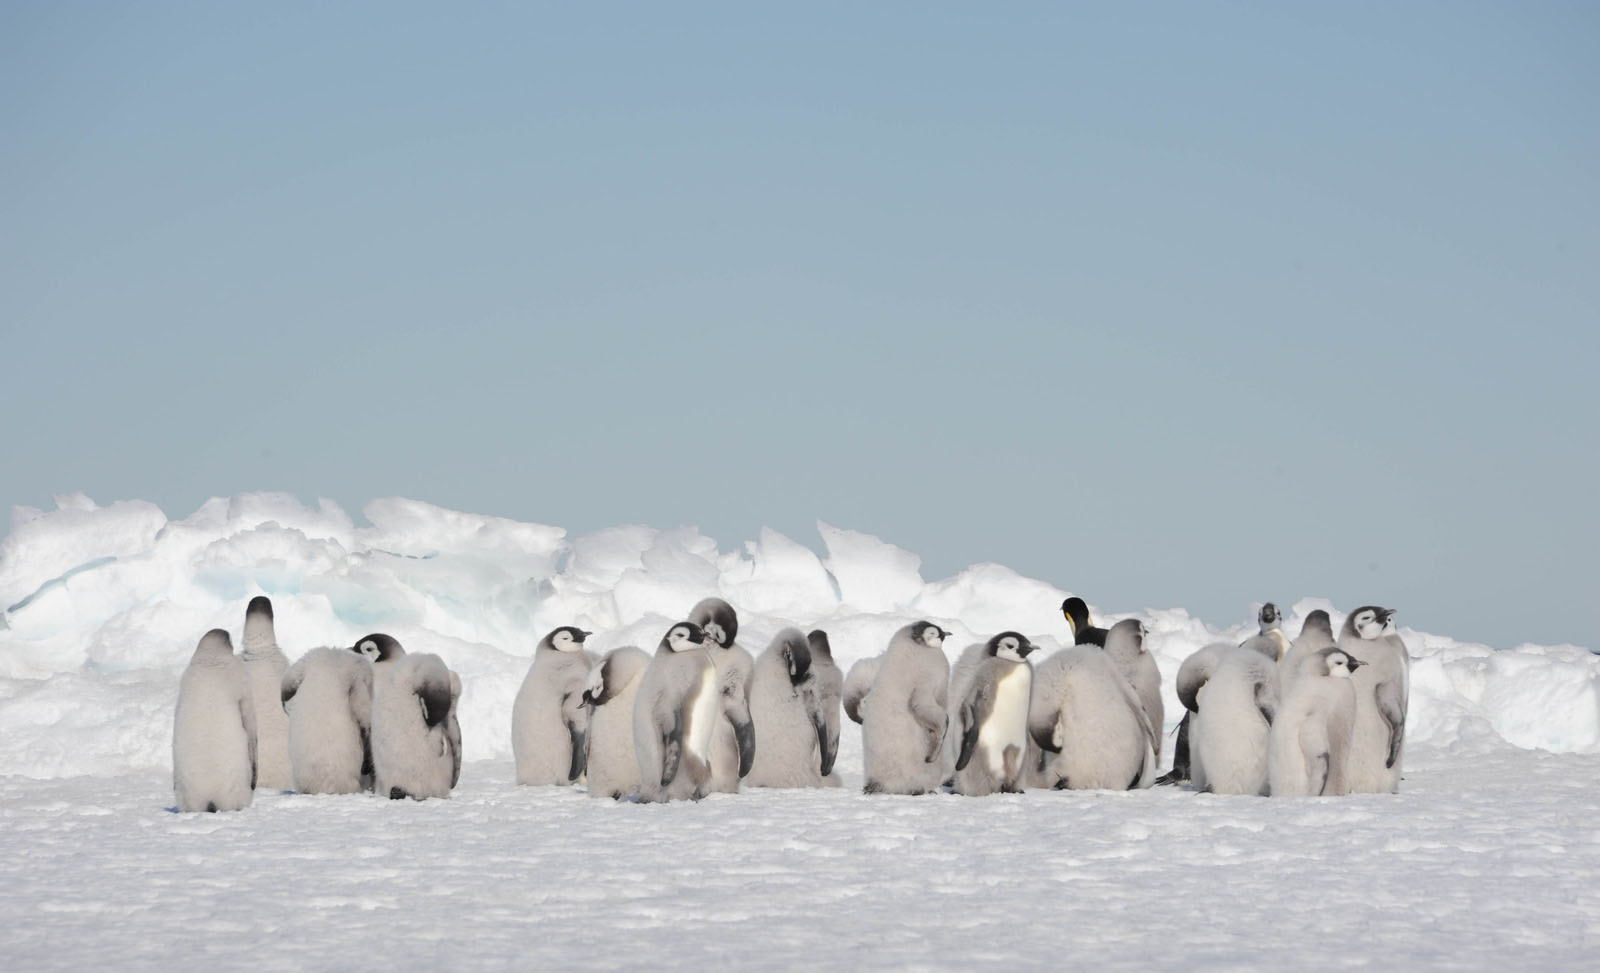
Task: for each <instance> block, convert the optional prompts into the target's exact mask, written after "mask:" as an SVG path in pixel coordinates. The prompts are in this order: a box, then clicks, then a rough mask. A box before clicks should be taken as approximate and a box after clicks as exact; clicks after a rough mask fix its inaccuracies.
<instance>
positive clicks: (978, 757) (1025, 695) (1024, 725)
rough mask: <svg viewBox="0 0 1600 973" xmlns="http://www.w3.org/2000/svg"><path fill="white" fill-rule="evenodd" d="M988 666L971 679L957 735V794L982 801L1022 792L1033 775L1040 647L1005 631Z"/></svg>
mask: <svg viewBox="0 0 1600 973" xmlns="http://www.w3.org/2000/svg"><path fill="white" fill-rule="evenodd" d="M984 648H985V650H986V652H985V655H984V657H983V661H981V662H979V663H978V667H977V670H976V671H975V672H974V673H973V674H972V678H971V679H970V680H968V684H967V688H966V690H965V692H964V694H963V696H962V699H961V701H960V703H959V704H958V706H957V714H958V718H957V721H956V722H954V723H952V725H951V733H950V735H951V736H957V735H959V738H960V746H959V750H958V753H957V755H956V762H955V771H956V773H955V791H956V793H958V794H966V795H967V796H969V797H982V796H984V795H987V794H993V793H994V792H995V791H1003V792H1005V793H1007V794H1016V793H1020V792H1021V791H1022V784H1023V776H1024V774H1025V772H1026V770H1027V767H1026V763H1025V759H1026V757H1027V753H1028V703H1029V700H1030V698H1031V694H1032V690H1033V667H1032V666H1031V665H1029V664H1028V661H1027V659H1028V656H1029V655H1030V654H1031V653H1032V652H1033V650H1034V648H1035V646H1034V644H1033V643H1032V642H1029V641H1028V639H1027V637H1026V636H1024V635H1023V634H1022V633H1020V632H1001V633H1000V634H999V635H996V636H995V637H994V638H992V639H990V640H989V641H988V642H987V643H985V646H984Z"/></svg>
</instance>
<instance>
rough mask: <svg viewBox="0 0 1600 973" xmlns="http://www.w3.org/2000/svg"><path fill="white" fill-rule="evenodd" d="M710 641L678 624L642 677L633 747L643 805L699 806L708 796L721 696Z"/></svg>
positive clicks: (698, 631)
mask: <svg viewBox="0 0 1600 973" xmlns="http://www.w3.org/2000/svg"><path fill="white" fill-rule="evenodd" d="M706 641H707V638H706V634H705V631H704V630H703V629H702V628H700V626H699V625H696V624H695V623H693V622H678V623H677V624H675V625H673V626H672V627H671V628H669V629H667V632H666V634H665V635H663V636H662V638H661V641H660V643H659V644H657V646H656V651H655V655H653V656H651V658H650V664H649V665H648V666H646V667H645V671H644V675H642V676H640V677H639V695H638V697H637V698H636V699H635V700H634V706H633V745H634V752H635V754H636V756H637V757H638V761H639V799H640V800H641V801H645V802H657V801H675V800H685V799H687V800H695V801H698V800H699V799H700V798H702V797H704V796H705V795H706V794H707V792H708V788H709V787H710V784H711V738H712V735H713V732H714V730H715V729H716V724H717V721H718V720H719V719H720V718H721V694H720V693H719V692H718V688H717V668H716V666H715V665H713V664H712V662H711V656H710V654H709V653H708V652H707V651H706Z"/></svg>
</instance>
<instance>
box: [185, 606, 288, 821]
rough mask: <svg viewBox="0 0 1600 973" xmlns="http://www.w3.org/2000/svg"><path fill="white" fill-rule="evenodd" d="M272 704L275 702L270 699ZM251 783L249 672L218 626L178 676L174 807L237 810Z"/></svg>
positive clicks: (250, 795)
mask: <svg viewBox="0 0 1600 973" xmlns="http://www.w3.org/2000/svg"><path fill="white" fill-rule="evenodd" d="M274 705H276V704H274ZM255 787H256V706H255V699H254V696H253V694H252V693H251V691H250V677H249V676H247V675H245V671H244V665H243V663H241V662H240V661H239V660H238V659H237V658H235V657H234V654H233V641H232V640H231V639H229V638H228V633H227V632H226V631H224V630H223V629H220V628H214V629H212V630H211V631H209V632H207V633H206V634H205V635H204V636H203V637H202V638H201V639H200V644H199V645H198V646H197V647H196V648H195V650H194V655H193V656H192V657H191V658H190V659H189V666H188V668H186V669H184V670H183V678H182V679H180V680H179V681H178V708H177V711H176V713H175V714H174V716H173V721H172V792H173V794H174V795H175V796H176V797H177V799H178V810H180V811H238V810H240V809H242V808H245V807H248V806H249V804H250V801H251V799H252V798H253V797H254V796H255Z"/></svg>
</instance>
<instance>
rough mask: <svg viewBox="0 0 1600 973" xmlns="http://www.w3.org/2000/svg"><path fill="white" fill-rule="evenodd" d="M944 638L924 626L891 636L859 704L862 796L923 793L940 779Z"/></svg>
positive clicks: (946, 676) (946, 665)
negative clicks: (863, 790)
mask: <svg viewBox="0 0 1600 973" xmlns="http://www.w3.org/2000/svg"><path fill="white" fill-rule="evenodd" d="M948 635H949V633H948V632H946V631H944V630H943V629H942V628H940V627H939V626H938V625H935V624H934V623H932V622H928V621H919V622H913V623H912V624H910V625H907V626H905V627H903V628H901V629H900V630H899V631H897V632H895V634H894V637H893V638H891V639H890V640H889V647H888V649H887V650H885V652H884V653H883V656H882V660H881V662H880V664H879V667H878V674H877V677H876V678H875V679H874V680H873V682H872V689H871V691H870V692H868V693H867V696H866V698H865V699H864V700H863V701H862V703H861V717H862V721H861V740H862V751H863V753H862V758H863V767H864V769H865V771H866V787H865V788H864V789H865V791H866V793H868V794H926V793H928V792H930V791H936V790H938V789H939V784H940V783H941V781H942V780H943V779H944V773H943V771H944V767H943V761H942V760H941V759H940V758H941V756H942V754H943V746H944V735H945V730H946V727H947V724H948V719H947V716H946V712H945V708H946V703H947V701H948V698H949V692H950V662H949V660H948V659H946V658H945V655H944V649H943V645H944V640H945V638H946V637H947V636H948Z"/></svg>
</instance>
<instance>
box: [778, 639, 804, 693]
mask: <svg viewBox="0 0 1600 973" xmlns="http://www.w3.org/2000/svg"><path fill="white" fill-rule="evenodd" d="M779 651H780V652H782V653H783V661H784V662H785V663H786V664H787V665H788V666H789V682H790V684H792V685H794V686H799V685H801V684H802V683H804V682H805V681H806V680H807V679H808V678H810V677H811V646H810V644H808V643H807V641H806V640H805V639H803V638H800V637H798V633H796V637H794V638H790V639H787V640H786V641H785V642H784V643H783V647H782V648H781V649H780V650H779Z"/></svg>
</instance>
